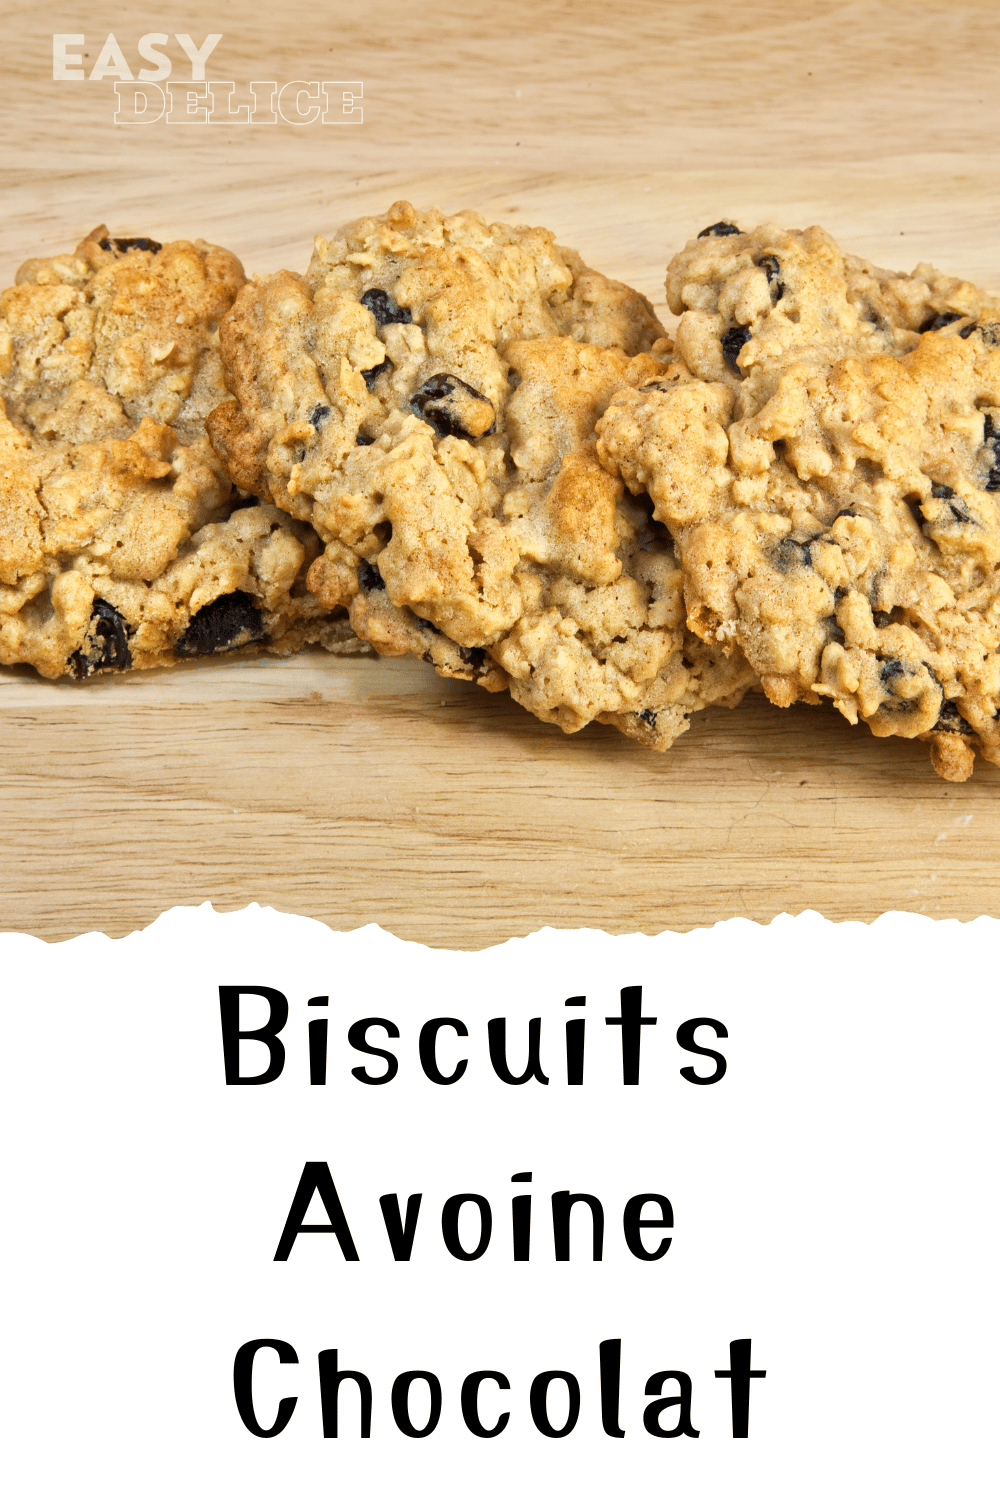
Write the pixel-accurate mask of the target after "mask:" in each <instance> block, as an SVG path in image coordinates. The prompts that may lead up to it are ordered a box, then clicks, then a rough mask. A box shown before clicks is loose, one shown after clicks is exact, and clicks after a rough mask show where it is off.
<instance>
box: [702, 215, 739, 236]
mask: <svg viewBox="0 0 1000 1500" xmlns="http://www.w3.org/2000/svg"><path fill="white" fill-rule="evenodd" d="M739 232H740V231H739V230H738V229H737V228H736V225H735V224H727V223H726V221H725V219H720V220H719V222H718V224H709V226H708V228H707V229H703V230H702V231H701V233H700V234H699V236H698V238H699V239H700V240H713V239H724V238H725V236H726V235H728V234H739Z"/></svg>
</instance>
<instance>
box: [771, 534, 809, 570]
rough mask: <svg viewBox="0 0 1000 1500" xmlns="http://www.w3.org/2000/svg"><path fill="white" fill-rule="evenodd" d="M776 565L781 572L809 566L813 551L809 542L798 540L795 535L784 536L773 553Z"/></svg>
mask: <svg viewBox="0 0 1000 1500" xmlns="http://www.w3.org/2000/svg"><path fill="white" fill-rule="evenodd" d="M772 558H773V561H774V566H775V567H776V568H777V570H778V572H779V573H788V572H790V571H791V569H792V568H808V567H810V566H811V564H812V551H811V549H810V547H809V543H808V542H797V541H795V539H794V537H790V536H786V537H782V539H781V541H780V542H779V543H778V545H777V546H776V547H775V548H774V551H773V553H772Z"/></svg>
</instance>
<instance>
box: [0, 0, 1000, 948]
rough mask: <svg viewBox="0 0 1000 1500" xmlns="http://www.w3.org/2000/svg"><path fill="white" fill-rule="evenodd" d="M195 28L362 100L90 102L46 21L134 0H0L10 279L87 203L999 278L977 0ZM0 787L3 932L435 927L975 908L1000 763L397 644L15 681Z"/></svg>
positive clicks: (660, 263) (252, 13)
mask: <svg viewBox="0 0 1000 1500" xmlns="http://www.w3.org/2000/svg"><path fill="white" fill-rule="evenodd" d="M204 17H205V13H204V11H203V10H196V9H195V8H193V7H191V6H189V5H188V6H179V7H178V8H177V9H176V11H172V12H171V14H170V16H169V17H168V18H166V19H164V20H162V21H159V20H157V21H156V22H155V24H158V25H159V24H162V25H163V26H170V27H172V28H173V31H174V34H181V33H185V34H189V35H191V36H192V37H194V39H195V43H196V45H197V44H200V42H201V40H202V38H203V37H204V36H205V34H206V32H207V31H208V29H209V27H211V29H212V31H214V32H219V33H221V34H222V41H221V42H220V43H219V44H218V45H217V47H216V50H215V53H214V54H213V58H212V61H211V64H210V66H209V72H208V76H209V78H212V79H218V78H223V77H224V78H226V79H227V80H235V81H236V82H237V83H238V84H239V85H240V86H243V85H245V84H246V83H247V82H249V81H250V80H252V79H259V78H262V77H263V78H267V79H273V80H276V81H278V82H279V83H283V82H285V81H288V80H293V79H299V78H301V79H303V80H306V81H308V80H311V79H328V78H329V77H330V76H331V75H336V77H337V78H348V79H351V80H361V81H363V84H364V111H365V116H364V121H363V123H362V124H361V125H360V126H358V127H356V128H345V129H334V130H331V129H329V128H327V129H325V130H324V128H323V127H322V126H316V127H301V128H300V127H296V126H292V125H285V124H280V123H279V124H278V125H276V126H273V127H270V128H268V127H259V128H258V127H257V126H251V127H244V128H242V129H241V127H238V126H232V127H227V126H223V127H220V128H216V127H213V126H211V125H204V126H199V125H197V124H195V125H192V126H189V127H177V126H171V125H167V124H166V123H164V122H160V123H156V124H152V125H150V126H148V127H132V128H131V130H129V129H128V128H126V127H123V126H121V125H119V126H116V125H115V124H114V122H113V110H114V97H113V84H112V83H111V82H109V81H108V80H107V79H105V80H102V81H98V80H95V81H93V82H89V81H83V82H58V83H57V82H55V81H54V80H53V79H52V76H51V73H52V40H51V39H52V34H53V33H54V32H65V33H71V34H77V33H81V32H82V33H83V34H84V35H85V36H86V42H85V44H84V46H83V48H82V49H81V50H84V51H86V52H87V53H88V54H89V56H88V58H87V62H86V67H87V68H92V67H93V65H94V62H95V61H96V57H97V54H98V52H99V51H100V49H101V47H102V46H103V44H104V41H105V39H106V36H107V34H108V33H109V32H111V31H112V30H113V32H114V35H115V37H116V39H117V40H118V42H119V44H120V46H121V48H122V51H123V54H124V55H125V57H126V59H127V60H128V61H130V62H131V64H132V66H133V69H137V67H138V66H139V65H140V64H141V61H142V60H141V59H139V58H138V55H137V42H138V40H139V38H140V37H141V36H143V35H145V34H146V33H147V31H148V30H149V28H150V27H151V26H152V25H153V24H154V21H153V20H151V19H150V14H149V12H148V8H143V7H140V6H137V5H117V6H114V5H113V6H111V7H110V8H108V9H107V10H106V11H104V12H102V15H101V20H100V23H99V24H98V23H95V22H90V21H87V20H81V19H80V15H79V12H78V11H76V12H74V11H73V10H72V9H71V8H63V7H56V8H54V9H52V10H46V11H45V12H44V13H42V14H40V13H39V11H38V10H37V8H32V7H29V6H27V5H26V4H21V5H17V6H10V7H8V8H7V10H6V12H5V14H4V17H3V18H2V20H0V39H2V41H3V44H4V68H5V89H4V98H3V102H2V105H0V108H2V114H3V126H4V129H3V138H4V140H5V141H6V142H7V143H8V145H9V146H11V147H12V149H11V151H9V152H8V153H7V155H8V160H9V161H10V163H11V164H10V165H9V166H8V167H7V168H6V169H5V170H4V175H3V193H4V199H3V201H4V213H3V215H2V216H0V276H2V279H3V284H4V285H7V284H9V283H10V281H11V280H12V278H13V274H14V272H15V271H16V268H17V266H18V264H19V263H20V261H21V260H22V259H25V258H26V257H27V256H29V255H37V254H51V253H54V252H56V251H60V250H64V249H67V248H71V247H72V246H73V245H74V244H75V243H76V242H77V240H78V239H79V238H80V237H81V236H82V234H83V233H84V232H85V231H87V230H88V229H90V228H91V227H92V226H93V225H94V224H95V223H98V222H100V221H102V220H103V221H105V222H107V223H108V224H109V225H110V226H111V227H112V228H113V230H115V231H116V232H142V233H149V234H152V235H155V236H156V237H158V238H160V239H166V238H176V237H180V236H187V237H194V236H197V235H201V236H203V237H205V238H207V239H211V240H214V241H216V242H218V243H221V244H225V245H227V246H228V247H230V248H231V249H233V250H235V251H236V252H237V253H238V254H239V255H240V256H241V257H242V258H243V260H244V262H245V264H246V266H247V268H248V270H263V271H266V270H272V269H276V268H277V267H279V266H289V267H291V268H292V269H299V270H301V269H304V268H305V265H306V264H307V262H308V258H309V253H310V247H311V238H312V236H313V234H315V233H317V232H326V233H329V232H330V231H332V230H333V229H334V228H336V227H337V225H338V224H339V223H341V222H342V221H344V220H345V219H347V218H351V217H353V216H355V215H357V214H358V213H362V212H370V211H376V212H379V211H382V210H384V209H385V208H386V207H388V205H389V204H390V203H391V202H392V201H393V200H394V199H395V198H399V197H407V198H410V199H411V200H412V201H414V202H415V203H417V204H419V205H421V206H430V205H431V204H434V203H437V204H439V205H440V206H441V207H442V208H444V209H446V210H456V209H458V208H463V207H472V208H477V209H479V210H480V211H481V212H482V213H484V214H485V215H486V216H487V217H490V218H500V219H509V220H512V221H513V222H517V223H542V224H546V225H548V226H550V227H551V228H553V229H554V230H555V231H556V233H557V237H558V238H559V240H560V241H561V242H562V243H564V244H568V245H573V246H574V247H576V248H578V249H579V250H581V251H582V253H583V254H584V256H585V258H586V259H587V260H588V261H589V262H590V263H591V264H593V265H596V266H598V267H599V268H600V269H602V270H605V271H607V272H608V273H610V274H611V275H614V276H618V277H620V278H622V279H624V280H628V281H630V282H632V283H633V284H634V285H636V286H638V287H639V288H640V289H641V290H643V291H644V292H645V293H646V294H647V295H648V296H650V297H651V298H652V299H653V301H654V302H655V303H656V304H657V307H658V310H659V311H660V313H661V316H664V317H666V308H665V304H664V299H663V292H662V280H663V270H664V266H665V264H666V261H667V259H668V258H669V256H670V254H672V253H673V251H674V250H675V249H677V248H679V247H680V246H681V245H682V244H683V243H684V242H685V240H686V239H688V238H690V237H691V235H693V234H695V233H696V232H697V231H698V230H699V229H700V228H702V227H703V226H704V225H705V224H707V223H711V222H712V221H714V220H716V219H719V218H721V217H725V218H728V219H731V220H734V221H735V222H736V223H738V224H742V225H745V226H747V227H749V226H750V225H752V224H753V223H755V222H760V221H761V220H763V219H768V218H769V219H773V220H776V221H777V222H780V223H787V224H790V225H792V226H798V227H801V226H802V225H804V224H806V223H821V224H823V225H825V226H826V227H827V228H829V229H830V230H831V231H832V232H833V233H834V234H835V235H836V236H837V237H838V238H839V239H840V241H841V242H842V243H843V244H844V245H846V246H847V247H849V248H850V249H853V250H855V251H857V252H859V253H862V254H865V255H867V256H870V257H871V258H872V259H874V260H876V261H878V262H880V263H882V264H885V265H892V266H896V267H898V268H900V269H912V267H913V265H914V264H916V263H917V262H918V261H921V260H932V261H934V262H935V263H936V264H938V265H939V266H941V267H942V268H943V269H945V270H948V271H950V272H960V273H962V274H965V275H968V276H970V277H972V278H973V279H977V280H979V281H982V282H984V283H985V284H987V285H992V286H994V287H997V286H1000V250H998V243H1000V241H998V236H997V225H998V207H1000V192H998V183H1000V150H998V148H997V145H996V142H997V139H998V131H997V125H998V109H997V103H996V101H997V99H998V98H1000V87H998V85H1000V57H998V55H997V52H996V49H995V48H994V47H992V46H991V45H990V44H989V43H990V38H991V36H992V33H993V30H994V28H995V19H996V12H995V7H994V6H993V5H992V4H989V3H976V4H960V5H953V4H941V3H910V4H895V3H892V4H890V3H885V0H880V3H868V0H861V3H856V4H845V5H842V4H833V3H796V4H785V3H765V4H763V5H756V6H753V7H746V8H745V9H743V10H736V9H735V8H733V7H731V6H729V5H727V4H721V3H708V4H687V3H673V4H670V3H668V4H664V3H653V0H642V3H631V4H630V3H624V4H620V5H619V6H617V7H615V8H614V9H613V10H612V9H610V8H608V7H606V6H604V5H599V4H597V3H596V0H586V3H580V0H577V3H575V4H573V5H572V6H569V5H565V4H562V3H558V0H541V3H531V4H527V3H523V0H518V3H515V4H501V5H496V4H489V5H487V4H484V3H482V0H474V3H467V4H442V3H440V0H431V3H430V4H427V5H424V6H422V7H415V6H413V5H412V4H405V5H404V4H401V3H390V4H388V5H384V6H382V7H380V8H379V9H378V10H373V9H372V8H370V7H364V8H362V7H356V6H353V5H348V4H346V3H344V0H336V3H335V4H332V5H326V6H324V7H323V8H322V10H321V12H320V14H319V16H317V14H316V11H315V9H313V10H312V11H310V13H309V14H308V15H306V16H303V17H300V16H298V15H297V14H286V13H284V12H281V11H279V10H278V9H277V8H274V7H264V6H255V7H254V6H251V7H249V8H248V7H247V6H246V5H245V4H240V5H237V4H233V3H228V0H226V3H222V4H220V5H216V6H214V8H213V10H212V15H211V17H209V18H208V19H207V20H206V19H205V18H204ZM69 50H71V51H72V50H73V48H72V47H71V48H70V49H69ZM165 50H166V51H167V52H168V54H169V55H170V56H171V58H172V59H173V74H172V78H173V79H175V80H181V79H182V77H183V76H190V69H189V66H188V64H187V62H186V59H185V58H184V56H183V54H182V53H181V51H180V49H179V47H178V46H177V44H176V43H175V42H174V41H173V40H171V42H170V43H169V45H168V46H167V47H166V49H165ZM182 65H183V66H182ZM0 812H2V817H3V829H4V858H3V861H2V865H0V926H2V927H3V928H4V929H8V930H9V929H14V930H20V931H26V932H31V933H35V934H37V935H39V936H42V937H45V938H48V939H59V938H66V937H70V936H72V935H74V934H75V933H78V932H81V931H87V930H90V929H94V928H99V929H101V930H103V931H105V932H107V933H109V934H111V935H114V936H118V935H121V934H124V933H126V932H129V931H130V930H132V929H134V928H136V927H139V926H142V925H144V924H146V923H148V922H150V921H152V920H153V919H154V918H155V917H156V916H157V915H158V914H159V913H160V912H161V911H162V910H164V909H165V908H167V907H169V906H172V905H175V904H178V903H185V904H190V903H197V902H201V901H206V900H207V901H212V902H213V903H214V904H215V905H216V907H218V908H219V909H225V910H228V909H232V908H235V907H240V906H243V905H245V904H246V903H247V902H250V901H258V902H260V903H262V904H268V905H273V906H276V907H279V908H281V909H283V910H286V911H293V912H298V913H300V914H303V915H307V916H312V917H316V918H318V919H319V920H321V921H324V922H327V923H329V924H331V925H332V926H335V927H341V928H345V927H354V926H357V925H361V924H364V923H367V922H379V923H381V924H382V925H383V926H384V927H386V928H389V929H390V930H391V931H393V932H395V933H397V934H399V935H400V936H402V937H406V938H411V939H415V940H418V941H421V942H425V943H430V944H435V945H447V946H452V947H480V946H483V945H486V944H490V943H497V942H501V941H503V940H504V939H506V938H508V937H512V936H517V935H521V934H524V933H527V932H530V931H532V930H534V929H536V928H538V927H540V926H544V925H552V926H558V927H573V926H595V927H602V928H604V929H606V930H608V931H611V932H628V931H635V930H641V931H645V932H656V931H659V930H662V929H664V928H673V929H686V928H690V927H694V926H702V925H707V924H711V923H713V922H716V921H720V920H723V919H725V918H727V917H733V916H738V917H748V918H751V919H753V920H755V921H767V920H769V919H770V918H771V917H772V916H774V915H775V914H777V913H779V912H782V911H790V912H797V911H801V910H803V909H804V908H809V907H811V908H814V909H816V910H818V911H821V912H822V913H823V914H824V915H826V916H828V917H831V918H835V919H837V920H862V921H868V920H871V919H872V918H874V917H875V916H877V915H878V914H879V913H880V912H882V911H885V910H889V909H892V908H898V909H903V910H909V911H919V912H925V913H927V914H928V915H930V916H934V917H939V918H940V917H957V918H959V919H961V920H969V919H971V918H973V917H975V916H977V915H979V914H982V913H986V914H989V915H993V916H1000V895H998V892H997V880H996V876H995V870H996V866H997V856H998V854H1000V771H998V770H997V769H996V768H994V767H991V766H986V765H984V764H983V763H982V762H981V761H980V762H977V769H976V772H975V775H974V777H973V779H972V780H971V781H970V782H967V783H966V784H965V785H963V786H953V785H948V784H947V783H945V782H943V781H941V780H939V779H938V777H936V776H935V775H934V773H933V771H932V770H931V767H930V763H929V760H928V757H927V750H926V747H925V746H923V745H921V744H916V743H908V742H905V741H898V740H892V741H886V740H882V741H879V740H874V739H872V738H871V737H870V735H869V734H868V732H867V731H866V730H864V729H857V730H852V729H851V728H849V726H848V725H847V724H846V723H844V722H843V721H842V720H840V719H839V717H838V716H837V715H836V714H835V713H832V712H827V711H824V710H819V709H809V708H804V707H800V708H795V709H791V710H787V711H779V710H776V709H774V708H772V707H770V705H768V704H767V703H765V702H764V701H763V700H762V699H761V698H759V697H751V698H748V699H747V700H745V702H744V704H743V705H742V706H741V707H740V708H739V709H737V710H735V711H733V712H728V711H725V710H712V711H709V712H706V713H703V714H700V715H697V716H696V717H695V719H694V721H693V726H692V728H691V730H690V732H689V733H688V734H687V735H685V736H684V737H683V738H682V739H681V740H680V741H679V742H678V743H677V745H675V746H674V748H673V749H672V750H671V751H669V752H668V753H667V754H666V755H662V756H659V755H654V754H651V753H649V752H645V751H642V750H640V749H639V748H637V747H636V746H635V745H633V744H631V743H630V742H628V741H626V740H624V739H623V738H622V737H621V736H619V735H617V734H616V733H615V732H614V731H613V730H611V729H606V728H603V727H600V726H592V727H591V728H589V729H587V730H585V731H584V732H583V733H582V734H580V735H577V736H574V737H571V738H567V737H565V736H564V735H562V734H561V733H560V732H559V731H558V730H556V729H554V728H551V727H549V726H546V725H542V724H539V723H537V722H536V721H534V720H533V719H531V718H530V717H529V716H528V715H526V714H525V713H524V712H523V711H521V710H520V709H518V708H517V707H516V706H515V705H514V704H512V703H511V702H510V701H509V700H508V699H506V698H498V697H490V696H487V695H486V694H483V693H482V692H478V691H477V690H476V689H475V688H473V687H471V686H467V685H465V684H460V683H450V682H445V681H442V680H441V679H439V678H437V677H436V676H435V675H434V674H433V672H431V671H430V669H429V668H426V667H424V665H423V664H422V663H416V662H409V661H404V662H391V661H384V662H382V661H377V660H354V661H343V660H336V659H332V658H327V657H325V656H323V655H320V654H310V655H308V656H304V657H302V658H300V659H298V660H295V661H291V662H282V663H279V662H271V661H263V662H239V663H234V662H227V661H225V660H217V661H210V662H204V663H197V664H193V665H190V666H185V667H183V668H177V669H172V670H169V671H163V672H157V673H146V674H140V675H136V676H135V677H126V678H122V679H101V680H97V681H92V682H89V683H86V684H74V683H55V684H53V683H44V682H41V681H39V680H38V679H37V678H35V677H34V676H33V674H31V673H30V672H29V671H27V669H9V670H7V671H5V672H3V673H2V674H0Z"/></svg>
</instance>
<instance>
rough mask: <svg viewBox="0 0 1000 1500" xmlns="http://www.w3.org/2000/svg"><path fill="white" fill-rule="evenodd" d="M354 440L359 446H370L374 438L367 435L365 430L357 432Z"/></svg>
mask: <svg viewBox="0 0 1000 1500" xmlns="http://www.w3.org/2000/svg"><path fill="white" fill-rule="evenodd" d="M354 441H355V444H356V445H357V447H359V448H370V447H371V445H372V443H374V441H375V439H374V438H373V437H369V436H368V434H367V432H359V433H358V435H357V437H356V438H355V439H354Z"/></svg>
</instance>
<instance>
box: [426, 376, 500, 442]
mask: <svg viewBox="0 0 1000 1500" xmlns="http://www.w3.org/2000/svg"><path fill="white" fill-rule="evenodd" d="M410 409H411V410H412V411H415V412H416V414H417V416H418V417H423V419H424V421H425V422H429V423H430V424H431V426H432V427H433V428H434V429H435V430H436V431H437V432H438V433H440V435H441V436H442V437H464V438H473V439H475V438H480V437H485V436H486V435H487V434H488V433H490V432H492V431H493V427H494V425H495V420H496V414H495V412H494V411H493V406H492V403H491V402H489V401H487V399H486V397H485V396H483V395H481V394H480V393H479V391H477V390H475V389H474V387H472V386H471V385H467V384H466V383H465V381H464V380H459V378H458V376H457V375H446V374H440V375H432V376H431V377H430V379H429V380H425V381H424V383H423V385H422V386H421V387H420V388H419V390H416V391H414V393H413V395H412V396H411V397H410ZM488 414H492V418H493V419H492V421H490V422H489V423H488V424H487V423H486V417H487V415H488Z"/></svg>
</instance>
